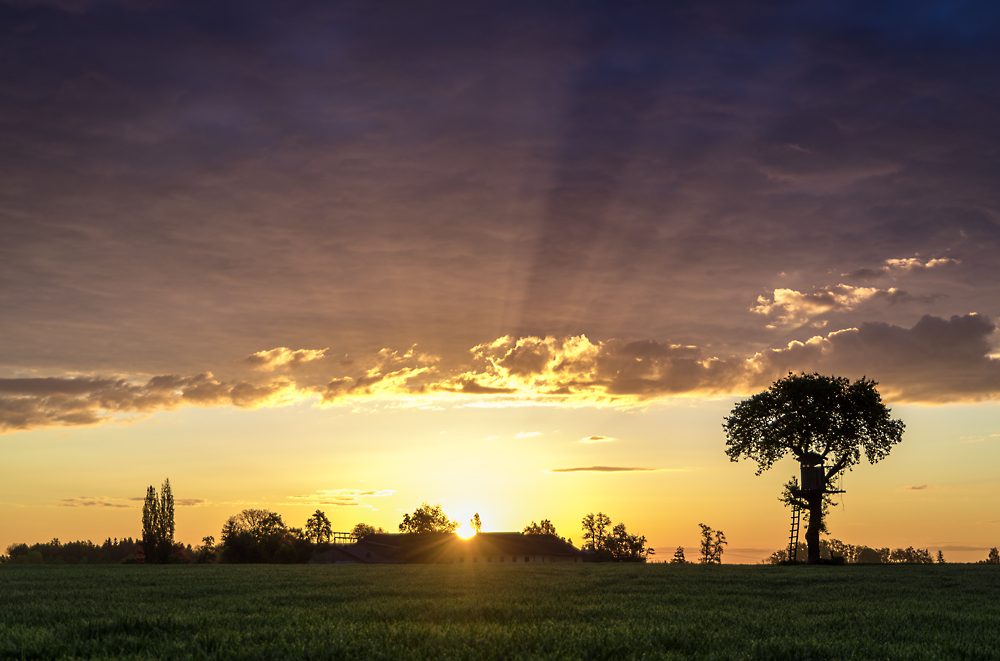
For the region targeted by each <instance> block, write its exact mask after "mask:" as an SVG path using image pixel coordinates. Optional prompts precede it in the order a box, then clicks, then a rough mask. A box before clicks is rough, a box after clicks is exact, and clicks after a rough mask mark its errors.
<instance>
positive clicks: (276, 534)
mask: <svg viewBox="0 0 1000 661" xmlns="http://www.w3.org/2000/svg"><path fill="white" fill-rule="evenodd" d="M287 533H288V529H287V528H286V526H285V523H284V521H282V520H281V516H280V515H279V514H277V513H275V512H271V511H269V510H263V509H245V510H243V511H242V512H240V513H239V514H236V515H235V516H231V517H229V519H228V520H227V521H226V523H225V525H223V526H222V535H221V542H220V546H221V551H222V554H221V559H222V561H223V562H235V563H246V562H272V561H274V560H275V556H276V554H277V553H278V551H279V550H280V549H281V547H282V546H283V545H284V544H285V542H286V536H287ZM287 541H288V543H289V545H290V544H291V541H292V540H291V539H288V540H287Z"/></svg>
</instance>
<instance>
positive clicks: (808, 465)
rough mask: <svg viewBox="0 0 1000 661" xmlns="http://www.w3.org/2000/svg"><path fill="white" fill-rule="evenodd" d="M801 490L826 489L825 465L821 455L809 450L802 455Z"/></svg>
mask: <svg viewBox="0 0 1000 661" xmlns="http://www.w3.org/2000/svg"><path fill="white" fill-rule="evenodd" d="M801 461H802V464H801V468H802V490H803V491H826V466H825V465H824V464H823V456H822V455H819V454H816V453H815V452H809V453H807V454H804V455H803V456H802V459H801Z"/></svg>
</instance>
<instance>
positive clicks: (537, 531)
mask: <svg viewBox="0 0 1000 661" xmlns="http://www.w3.org/2000/svg"><path fill="white" fill-rule="evenodd" d="M521 534H522V535H555V536H556V537H558V536H559V535H558V534H557V533H556V527H555V526H554V525H553V524H552V522H551V521H549V520H548V519H542V522H541V523H535V522H534V521H532V522H531V525H527V526H525V527H524V530H522V531H521Z"/></svg>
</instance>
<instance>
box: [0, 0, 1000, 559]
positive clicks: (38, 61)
mask: <svg viewBox="0 0 1000 661" xmlns="http://www.w3.org/2000/svg"><path fill="white" fill-rule="evenodd" d="M661 4H662V3H632V2H608V3H605V2H581V3H515V4H513V5H510V6H505V8H504V9H503V10H502V11H501V10H500V9H489V8H484V7H472V6H469V5H468V4H467V3H459V2H429V3H417V4H413V3H401V2H388V3H378V7H377V9H376V8H375V6H374V5H371V4H370V3H360V2H334V3H319V2H299V3H294V4H293V5H282V6H281V7H280V8H277V7H274V6H272V5H271V4H270V3H259V2H252V1H251V2H239V3H229V2H221V3H210V5H206V6H193V5H192V6H186V5H178V4H176V3H163V2H158V1H156V0H135V1H129V0H120V1H103V0H0V30H2V33H3V38H2V39H0V53H2V57H0V139H2V141H3V142H2V144H3V148H2V149H0V447H2V450H0V452H2V456H3V462H2V463H0V546H2V547H6V545H7V544H10V543H12V542H16V541H25V542H34V541H46V540H48V539H50V538H51V537H54V536H58V537H60V538H61V539H63V540H64V541H65V540H67V539H77V538H83V539H86V538H90V539H94V540H95V541H97V540H100V539H103V538H105V537H108V536H112V537H121V536H126V535H131V536H135V535H137V534H138V530H139V527H140V525H139V518H140V517H139V514H138V510H137V509H136V508H137V507H139V506H141V501H138V502H137V501H135V500H134V499H135V498H141V497H142V496H143V494H144V493H145V489H146V487H147V486H148V485H150V484H153V485H157V486H158V485H159V484H160V482H162V480H163V478H164V477H169V478H170V479H171V483H172V484H173V485H174V494H175V496H176V497H177V498H178V499H184V504H183V506H182V507H179V508H178V515H177V526H178V528H177V529H178V536H179V537H180V538H181V539H182V540H184V541H185V542H190V543H195V544H196V543H197V542H198V541H199V540H200V538H201V537H203V536H205V535H209V534H212V535H216V536H218V532H219V529H220V528H221V526H222V523H223V522H224V521H225V519H226V518H227V517H228V516H229V515H231V514H234V513H236V512H238V511H239V510H240V509H242V508H243V507H251V506H253V507H267V508H269V509H274V510H275V511H278V512H279V513H281V514H282V515H283V516H285V518H286V520H287V521H288V522H289V523H290V524H292V525H302V524H303V523H304V521H305V518H306V517H307V516H308V514H309V513H310V512H311V511H313V510H314V509H316V508H317V507H318V508H320V509H324V510H325V511H327V513H328V515H329V516H330V518H331V520H332V521H333V522H334V525H335V527H338V528H339V529H348V528H349V527H350V526H352V525H353V524H354V523H357V522H358V521H362V520H363V521H367V522H369V523H372V524H375V525H382V526H384V527H386V528H389V529H395V526H396V524H398V522H399V520H400V519H401V517H402V513H403V512H406V511H412V510H413V509H414V508H415V507H416V506H418V505H419V504H420V503H421V502H422V501H427V502H430V503H432V504H433V503H436V502H440V503H441V504H442V506H443V507H444V509H445V511H446V512H448V513H449V514H451V515H452V516H454V517H456V518H459V519H460V520H463V521H465V520H467V519H468V518H469V517H470V516H471V515H472V514H473V513H475V512H479V513H480V514H481V516H482V518H483V523H484V530H519V529H521V528H523V527H524V526H525V525H527V524H528V523H529V522H530V521H531V520H532V519H533V520H535V521H538V520H540V519H542V518H549V519H551V520H552V521H553V522H554V523H555V524H556V526H557V529H558V530H559V532H560V533H561V534H563V535H566V536H569V537H573V538H574V539H575V540H578V538H579V535H580V529H579V521H580V519H581V518H582V516H583V515H584V514H586V513H588V512H591V511H598V510H602V511H605V512H606V513H608V514H609V515H611V517H612V518H613V520H614V521H615V522H618V521H624V522H626V524H628V526H629V529H630V530H632V531H635V532H639V533H641V534H644V535H646V536H647V538H649V540H650V541H651V542H652V543H653V545H654V546H655V547H657V548H658V550H659V551H660V555H661V557H662V556H664V555H666V556H669V555H670V554H672V551H673V548H674V547H676V546H677V545H684V546H685V547H686V548H687V549H688V553H689V555H692V554H694V552H695V546H696V544H697V532H698V528H697V524H698V523H699V522H704V523H707V524H709V525H711V526H713V527H715V528H721V529H723V530H724V531H725V532H726V535H727V538H728V539H729V543H730V546H729V549H728V555H727V556H726V560H727V561H744V562H753V561H756V560H758V559H760V558H762V557H765V556H766V555H768V554H769V553H770V551H772V550H775V549H777V548H779V547H780V546H781V545H782V544H783V542H784V540H785V538H786V536H787V518H788V512H787V511H786V510H784V509H783V508H782V507H781V506H780V505H779V504H778V503H777V501H776V496H777V494H778V492H779V490H780V485H781V484H782V483H783V482H784V481H785V480H786V479H787V478H788V477H789V476H790V475H791V474H792V473H793V472H794V466H793V465H792V463H791V462H786V463H785V464H782V465H780V466H778V467H776V468H775V469H773V470H771V471H770V472H768V473H765V474H764V475H763V476H761V477H755V476H754V467H753V466H752V465H749V464H745V463H738V464H732V463H730V462H729V461H728V459H727V458H726V457H725V455H724V454H723V450H724V437H723V435H722V431H721V423H722V417H723V416H724V415H726V414H727V413H728V412H729V410H730V409H731V408H732V406H733V404H734V403H735V402H736V401H739V399H741V398H743V397H745V396H747V395H749V394H751V393H753V392H756V391H758V390H761V389H763V388H766V387H767V386H768V385H769V384H770V383H771V382H772V381H773V380H774V379H776V378H779V377H780V376H782V375H784V374H786V373H787V372H789V371H807V372H813V371H817V372H821V373H827V374H838V375H842V376H846V377H849V378H852V379H856V378H859V377H861V376H867V377H869V378H873V379H875V380H876V381H878V382H879V384H880V390H881V392H882V393H883V396H884V398H885V399H886V401H887V403H888V404H889V405H890V406H892V407H893V410H894V414H896V415H898V416H900V417H902V418H903V420H904V421H905V422H906V424H907V432H906V434H905V436H904V441H903V444H902V445H900V446H898V447H897V448H896V449H894V450H893V452H892V454H891V455H890V457H889V458H888V459H886V460H885V461H884V462H883V463H881V464H879V465H878V466H875V467H871V466H867V465H865V466H861V467H859V468H858V469H856V470H855V471H854V472H853V473H851V474H849V475H848V476H847V478H846V485H845V488H847V490H848V493H847V496H846V498H845V502H844V505H843V506H842V507H841V508H839V509H836V510H834V512H833V513H832V515H831V524H830V528H831V533H832V536H834V537H837V538H839V539H842V540H844V541H847V542H852V543H864V544H868V545H871V546H903V547H905V546H910V545H914V546H919V547H931V548H932V550H936V549H938V548H940V549H944V551H945V555H946V557H949V558H953V559H955V560H976V559H981V558H983V557H985V555H986V551H987V550H988V549H989V547H991V546H996V545H997V544H1000V510H998V507H997V503H998V502H1000V499H998V495H1000V494H998V490H1000V478H998V477H997V471H996V469H995V468H994V467H995V466H996V465H998V463H997V460H998V459H1000V457H998V454H1000V417H998V412H1000V411H998V408H997V406H998V405H997V399H998V394H1000V357H998V356H1000V343H998V335H997V332H996V325H995V320H996V319H997V317H998V316H1000V310H998V300H1000V296H998V294H1000V286H998V282H1000V279H998V276H1000V259H998V256H1000V216H998V209H1000V204H998V202H1000V200H998V196H1000V193H998V190H1000V188H998V187H997V186H996V182H997V181H998V180H1000V171H998V170H1000V167H998V157H997V154H998V147H1000V126H998V124H997V123H996V121H995V118H996V117H997V115H998V111H1000V95H998V91H1000V90H998V85H1000V83H998V82H997V79H996V75H995V72H996V71H997V66H998V64H1000V57H998V55H1000V45H998V44H997V43H996V40H995V38H994V35H995V34H996V30H997V28H998V27H1000V26H998V22H1000V21H998V18H1000V10H998V9H997V8H996V7H995V6H994V5H992V4H989V3H985V2H964V3H955V2H930V3H924V4H922V5H920V6H919V7H913V6H911V5H910V4H909V3H843V2H837V3H833V2H830V3H815V2H810V3H795V2H775V3H770V4H768V5H767V6H766V7H764V6H761V5H759V4H758V5H754V7H753V8H750V7H747V6H744V5H743V4H742V3H711V2H709V3H705V2H699V3H669V4H670V6H669V7H664V6H661Z"/></svg>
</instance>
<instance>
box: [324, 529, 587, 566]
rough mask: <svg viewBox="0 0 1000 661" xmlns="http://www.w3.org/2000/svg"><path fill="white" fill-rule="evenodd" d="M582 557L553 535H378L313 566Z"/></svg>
mask: <svg viewBox="0 0 1000 661" xmlns="http://www.w3.org/2000/svg"><path fill="white" fill-rule="evenodd" d="M583 557H584V554H583V552H581V551H580V550H579V549H577V548H576V547H574V546H573V545H572V544H569V543H568V542H564V541H563V540H561V539H559V538H558V537H556V536H554V535H523V534H521V533H518V532H484V533H479V534H478V535H475V536H473V537H471V538H469V539H462V538H461V537H459V536H458V535H456V534H454V533H404V534H390V533H381V534H375V535H369V536H368V537H365V538H364V539H362V540H360V541H357V542H354V543H349V544H336V545H335V546H334V547H332V548H331V549H330V550H328V551H326V552H324V553H322V554H320V555H319V556H317V558H316V559H315V561H316V562H335V563H364V564H384V563H392V564H398V563H422V564H464V563H469V564H478V563H504V564H508V563H510V564H526V563H527V564H531V563H545V562H548V563H552V562H583Z"/></svg>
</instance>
